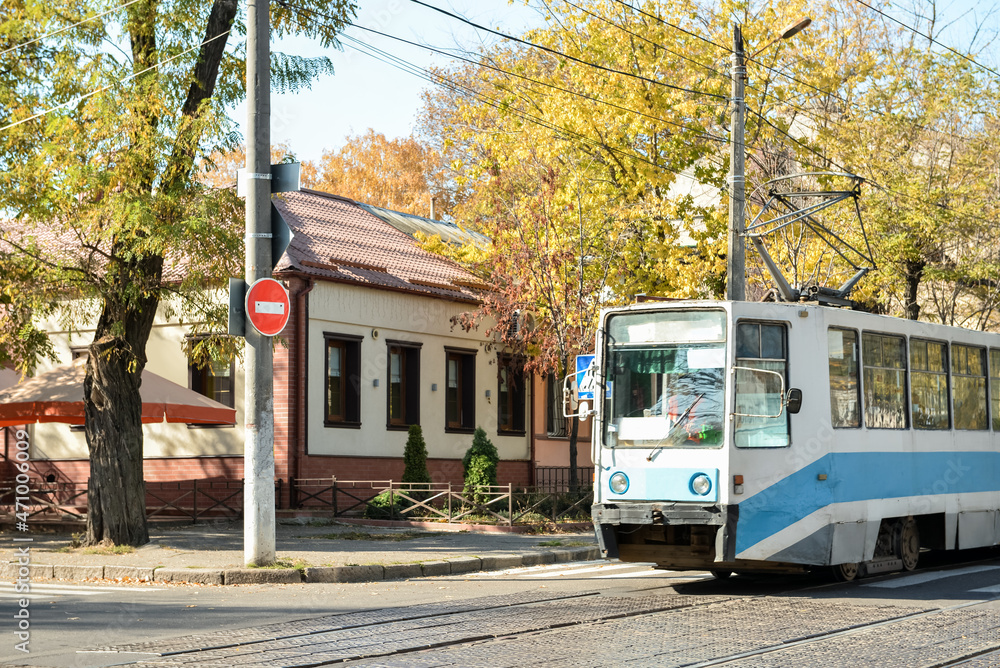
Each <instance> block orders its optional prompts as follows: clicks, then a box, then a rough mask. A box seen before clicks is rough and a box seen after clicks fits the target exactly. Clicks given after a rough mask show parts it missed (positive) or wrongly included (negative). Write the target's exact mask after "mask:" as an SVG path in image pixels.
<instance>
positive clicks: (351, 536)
mask: <svg viewBox="0 0 1000 668" xmlns="http://www.w3.org/2000/svg"><path fill="white" fill-rule="evenodd" d="M436 535H439V534H433V533H425V532H423V531H404V532H402V533H368V532H366V531H343V532H339V533H324V534H320V535H318V536H301V538H322V539H323V540H373V541H379V540H382V541H390V542H393V543H399V542H402V541H404V540H414V539H415V538H423V537H425V536H436Z"/></svg>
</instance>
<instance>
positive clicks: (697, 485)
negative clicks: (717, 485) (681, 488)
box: [691, 473, 712, 496]
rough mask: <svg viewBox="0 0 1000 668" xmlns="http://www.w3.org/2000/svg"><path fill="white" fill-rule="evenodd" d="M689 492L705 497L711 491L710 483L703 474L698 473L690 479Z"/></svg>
mask: <svg viewBox="0 0 1000 668" xmlns="http://www.w3.org/2000/svg"><path fill="white" fill-rule="evenodd" d="M691 491H693V492H694V493H695V494H698V495H699V496H705V495H706V494H708V493H709V492H711V491H712V481H711V480H709V479H708V476H707V475H705V474H704V473H698V474H696V475H695V476H694V477H693V478H691Z"/></svg>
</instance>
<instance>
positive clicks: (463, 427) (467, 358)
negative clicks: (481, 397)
mask: <svg viewBox="0 0 1000 668" xmlns="http://www.w3.org/2000/svg"><path fill="white" fill-rule="evenodd" d="M444 388H445V389H444V392H445V393H444V413H445V430H446V431H471V430H473V429H475V427H476V353H475V352H472V351H468V352H467V351H460V350H447V349H446V351H445V384H444Z"/></svg>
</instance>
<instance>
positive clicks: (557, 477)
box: [535, 466, 594, 492]
mask: <svg viewBox="0 0 1000 668" xmlns="http://www.w3.org/2000/svg"><path fill="white" fill-rule="evenodd" d="M571 470H572V469H570V467H568V466H536V467H535V486H536V487H538V488H539V489H544V490H546V491H549V492H568V491H570V487H571V485H570V475H569V474H570V471H571ZM576 484H577V488H578V489H582V488H585V487H593V486H594V467H593V466H587V467H583V466H579V467H577V469H576Z"/></svg>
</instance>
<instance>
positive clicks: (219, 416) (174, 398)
mask: <svg viewBox="0 0 1000 668" xmlns="http://www.w3.org/2000/svg"><path fill="white" fill-rule="evenodd" d="M85 374H86V365H85V363H84V362H83V361H82V360H81V361H78V362H76V363H74V364H72V365H69V366H60V367H56V368H55V369H52V370H50V371H46V372H44V373H41V374H38V375H37V376H35V377H33V378H26V379H24V380H23V381H22V382H21V383H19V384H17V385H14V386H13V387H8V388H7V389H5V390H2V391H0V427H10V426H15V425H22V424H32V423H35V422H61V423H64V424H83V422H84V418H83V378H84V375H85ZM139 393H140V394H141V395H142V421H143V422H144V423H154V422H163V421H164V420H166V421H167V422H180V423H186V424H230V425H231V424H236V409H235V408H229V407H228V406H226V405H224V404H220V403H219V402H217V401H213V400H212V399H209V398H208V397H206V396H204V395H202V394H199V393H197V392H195V391H194V390H189V389H188V388H186V387H184V386H182V385H178V384H177V383H173V382H171V381H169V380H167V379H166V378H164V377H163V376H158V375H156V374H155V373H153V372H151V371H145V370H144V371H143V372H142V384H141V386H140V388H139Z"/></svg>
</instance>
